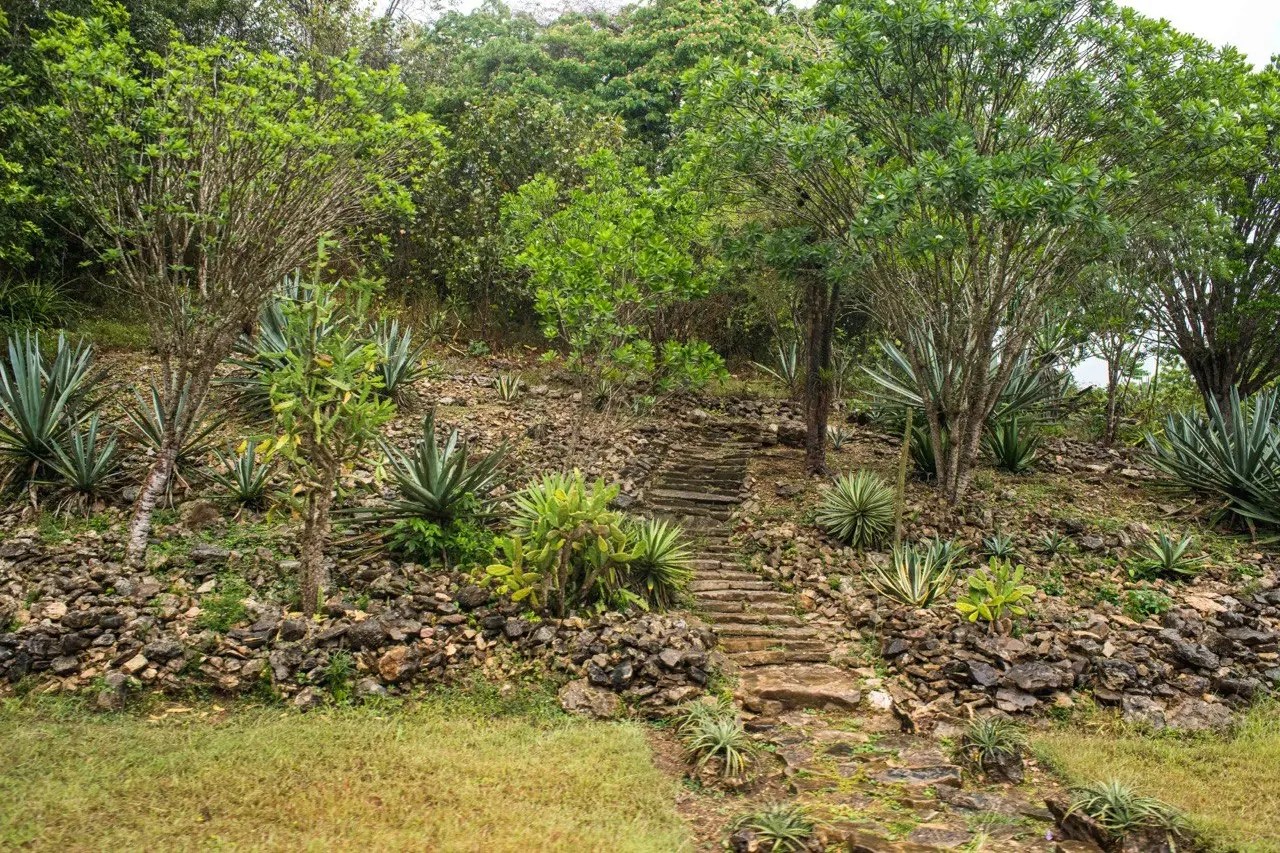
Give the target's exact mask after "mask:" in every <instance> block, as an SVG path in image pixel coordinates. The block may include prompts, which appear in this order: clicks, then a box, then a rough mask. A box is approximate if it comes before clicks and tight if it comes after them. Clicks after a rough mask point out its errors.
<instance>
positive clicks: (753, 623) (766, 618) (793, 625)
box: [715, 611, 816, 636]
mask: <svg viewBox="0 0 1280 853" xmlns="http://www.w3.org/2000/svg"><path fill="white" fill-rule="evenodd" d="M715 623H716V631H718V632H720V633H722V634H723V633H725V632H724V631H721V629H722V628H724V629H728V630H729V631H730V632H735V631H736V632H743V631H746V630H747V629H748V628H752V627H758V628H760V629H761V630H772V629H782V628H787V629H796V630H799V629H802V628H803V629H805V630H807V632H808V634H809V635H810V636H816V632H815V631H814V630H813V629H812V628H810V627H809V626H808V625H807V624H805V621H804V620H803V619H801V618H800V617H799V616H797V615H795V614H794V613H761V612H759V611H756V612H754V613H736V614H735V613H726V614H720V615H717V616H716V617H715Z"/></svg>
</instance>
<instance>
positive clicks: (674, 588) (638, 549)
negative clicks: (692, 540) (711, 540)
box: [627, 519, 693, 609]
mask: <svg viewBox="0 0 1280 853" xmlns="http://www.w3.org/2000/svg"><path fill="white" fill-rule="evenodd" d="M628 533H629V534H630V535H631V537H632V539H633V540H634V542H635V549H634V550H635V559H633V560H632V561H631V563H630V565H629V567H628V571H627V574H628V583H629V584H630V585H631V586H632V587H633V588H634V589H635V591H636V592H637V593H639V594H640V595H642V596H644V598H645V600H646V601H648V602H649V604H651V605H653V606H654V607H659V608H663V609H667V608H671V607H674V606H675V605H676V603H677V601H678V600H679V598H680V594H681V593H682V592H683V591H684V589H685V587H687V586H688V585H689V581H691V580H693V562H692V561H693V552H692V551H690V550H689V546H688V545H687V544H685V542H684V531H683V530H681V529H680V528H679V527H678V526H676V525H672V524H668V523H667V522H665V521H658V520H656V519H642V520H640V521H639V522H636V523H635V524H634V525H632V526H631V528H630V529H629V531H628Z"/></svg>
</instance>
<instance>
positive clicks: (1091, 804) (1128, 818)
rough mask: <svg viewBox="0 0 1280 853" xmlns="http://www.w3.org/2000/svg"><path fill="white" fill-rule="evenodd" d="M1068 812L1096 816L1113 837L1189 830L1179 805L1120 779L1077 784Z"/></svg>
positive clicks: (1176, 834) (1096, 819) (1094, 817)
mask: <svg viewBox="0 0 1280 853" xmlns="http://www.w3.org/2000/svg"><path fill="white" fill-rule="evenodd" d="M1067 813H1068V814H1083V815H1087V816H1088V817H1090V818H1093V820H1094V821H1095V822H1096V823H1097V824H1098V825H1099V826H1101V827H1102V828H1103V829H1104V830H1106V831H1107V833H1108V834H1109V835H1111V836H1112V837H1113V838H1121V837H1123V836H1125V835H1126V834H1128V833H1130V832H1145V831H1150V830H1154V831H1156V832H1163V833H1167V834H1169V835H1173V836H1178V835H1182V834H1184V833H1186V832H1187V830H1188V824H1187V820H1186V817H1185V816H1184V815H1183V814H1182V812H1180V811H1179V810H1178V809H1176V808H1174V807H1173V806H1171V805H1169V804H1168V803H1165V802H1162V801H1160V800H1157V799H1156V798H1155V797H1148V796H1145V795H1143V794H1139V793H1138V792H1137V791H1135V790H1134V789H1133V788H1132V787H1130V786H1129V785H1126V784H1125V783H1123V782H1121V781H1119V780H1116V779H1111V780H1109V781H1106V782H1094V783H1090V784H1087V785H1081V786H1079V787H1077V788H1073V789H1072V791H1071V804H1070V806H1069V807H1068V809H1067Z"/></svg>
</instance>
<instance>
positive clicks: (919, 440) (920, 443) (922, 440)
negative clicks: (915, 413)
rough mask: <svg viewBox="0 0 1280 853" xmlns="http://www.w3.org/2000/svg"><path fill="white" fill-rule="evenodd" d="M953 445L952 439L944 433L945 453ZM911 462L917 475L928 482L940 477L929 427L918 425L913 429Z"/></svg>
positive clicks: (944, 431)
mask: <svg viewBox="0 0 1280 853" xmlns="http://www.w3.org/2000/svg"><path fill="white" fill-rule="evenodd" d="M950 444H951V437H950V435H949V434H948V433H947V431H946V430H943V431H942V447H943V451H944V452H945V451H946V448H947V447H948V446H949V445H950ZM910 450H911V461H912V463H913V464H914V465H915V469H916V473H918V474H919V475H920V476H921V477H923V478H924V479H926V480H932V479H933V478H935V477H937V476H938V457H937V454H935V453H934V452H933V439H932V438H931V437H930V436H929V427H928V426H927V425H926V426H921V425H919V424H916V425H914V426H912V427H911V445H910Z"/></svg>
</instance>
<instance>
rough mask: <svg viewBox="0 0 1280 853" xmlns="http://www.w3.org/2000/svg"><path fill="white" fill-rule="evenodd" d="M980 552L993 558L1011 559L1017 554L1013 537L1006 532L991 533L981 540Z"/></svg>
mask: <svg viewBox="0 0 1280 853" xmlns="http://www.w3.org/2000/svg"><path fill="white" fill-rule="evenodd" d="M982 552H983V553H984V554H986V555H987V556H988V557H990V558H992V559H993V560H1006V561H1008V560H1012V559H1014V558H1015V557H1016V556H1017V554H1018V549H1017V548H1016V547H1015V546H1014V544H1013V537H1012V536H1010V535H1008V534H1007V533H992V534H991V535H990V536H988V537H987V538H985V539H983V540H982Z"/></svg>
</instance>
